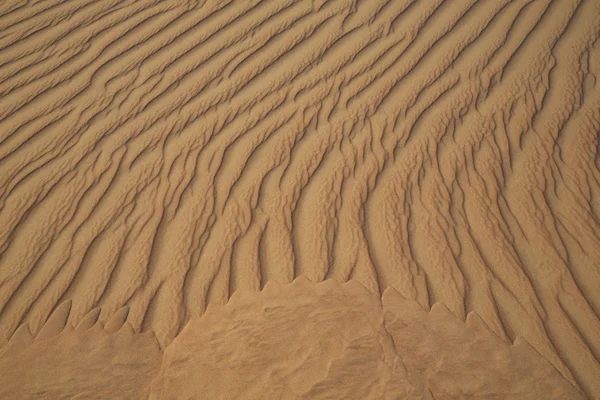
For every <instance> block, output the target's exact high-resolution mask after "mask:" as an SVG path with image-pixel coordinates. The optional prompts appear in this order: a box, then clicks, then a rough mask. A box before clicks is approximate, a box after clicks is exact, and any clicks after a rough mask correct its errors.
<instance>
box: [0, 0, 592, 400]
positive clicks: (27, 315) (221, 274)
mask: <svg viewBox="0 0 600 400" xmlns="http://www.w3.org/2000/svg"><path fill="white" fill-rule="evenodd" d="M599 32H600V2H598V1H596V0H419V1H410V0H391V1H383V0H368V1H367V0H362V1H358V0H328V1H325V0H306V1H292V0H277V1H275V0H271V1H268V0H240V1H235V0H230V1H228V0H222V1H219V0H206V1H186V2H179V1H171V0H163V1H158V0H137V1H133V0H129V1H117V0H96V1H91V0H83V1H81V0H77V1H75V0H67V1H58V0H46V1H43V0H42V1H31V0H30V1H17V0H8V1H4V2H2V3H0V348H2V347H4V346H5V345H6V344H7V343H8V341H9V339H10V338H11V336H13V334H14V333H15V332H16V331H17V329H18V327H19V326H21V325H22V324H24V323H25V324H26V326H27V327H28V329H29V330H30V331H31V333H32V334H33V335H34V336H36V335H38V334H40V332H41V330H42V328H43V326H44V324H45V322H46V320H47V319H48V317H49V316H50V315H51V314H52V312H53V311H55V309H56V308H57V307H58V306H59V305H60V304H67V303H65V302H69V303H68V304H70V310H69V312H68V313H67V314H66V318H67V321H66V322H65V323H66V324H68V325H77V324H78V323H79V322H80V321H81V320H82V319H83V318H84V317H85V316H86V315H87V314H88V313H89V312H90V311H91V310H92V309H94V308H98V307H99V308H100V310H101V311H100V314H99V317H98V318H99V321H100V322H102V323H107V321H108V319H109V318H111V317H112V316H113V315H115V313H117V312H118V311H119V310H121V309H122V308H123V307H124V306H127V307H128V310H129V311H128V313H126V320H127V323H128V324H129V325H128V326H131V327H132V329H133V331H134V332H146V331H153V332H155V334H156V338H157V340H158V343H159V344H160V345H161V346H162V348H163V349H164V348H166V349H167V350H166V351H167V352H166V353H165V354H169V351H168V349H169V348H168V347H167V346H168V345H169V344H170V343H171V342H172V341H173V340H174V339H175V338H176V337H177V335H178V334H179V333H180V332H181V330H182V329H183V327H184V326H185V324H186V323H187V322H188V321H190V320H195V319H197V318H199V317H201V316H202V315H203V313H204V311H205V309H206V307H207V305H208V304H225V303H226V302H227V300H228V298H229V297H230V295H231V294H232V293H234V292H235V291H236V290H238V289H252V290H258V289H261V288H262V287H263V286H264V285H265V283H267V282H269V281H277V282H280V283H287V282H291V281H292V280H293V279H294V278H295V277H298V276H301V275H303V276H306V277H307V278H309V279H310V280H312V281H314V282H319V281H322V280H324V279H327V278H331V279H335V280H337V281H340V282H345V281H348V280H349V279H354V280H356V281H358V282H360V283H361V284H362V285H364V286H365V287H366V288H367V289H368V290H369V291H370V292H372V293H379V294H382V293H383V292H384V290H385V289H386V288H393V289H394V290H396V291H397V292H398V293H399V294H401V295H402V297H404V298H407V299H409V300H410V301H413V302H416V303H417V304H419V305H420V306H421V307H423V308H424V309H426V310H428V309H429V308H430V307H431V306H432V305H433V304H434V303H436V302H440V303H443V304H444V305H445V307H447V308H448V310H449V312H450V313H451V314H453V315H455V316H456V317H457V318H458V319H459V320H462V321H464V320H465V318H466V316H467V314H468V313H469V312H471V311H474V312H476V313H477V314H478V315H479V316H480V317H481V319H482V320H483V321H484V322H485V324H486V325H487V326H489V328H490V329H491V330H492V332H493V333H494V335H496V336H497V337H498V338H500V339H499V340H501V341H503V342H504V343H505V344H506V345H508V344H510V343H513V342H514V341H515V340H516V338H517V337H518V336H519V337H521V338H523V339H524V340H525V341H526V342H528V343H529V344H530V345H531V346H532V348H533V349H535V352H537V353H539V354H540V355H541V357H542V359H545V360H547V361H548V362H549V363H550V365H552V366H553V368H555V369H556V370H557V371H558V372H559V373H560V375H561V376H562V377H564V379H566V380H567V381H568V382H570V384H571V385H573V387H576V388H577V389H578V390H579V391H581V392H582V393H584V394H586V395H588V396H590V397H600V379H598V377H599V376H600V363H599V362H598V360H599V359H600V340H599V339H598V338H600V319H599V316H600V290H598V288H599V287H600V268H599V265H600V224H599V221H600V220H599V216H600V170H599V165H600V164H599V161H600V156H599V152H600V144H599V134H600V86H599V85H600V83H598V77H599V76H600V41H599V40H598V37H599V34H600V33H599ZM384 308H385V307H384ZM411 318H412V317H411ZM414 318H416V321H420V319H419V318H421V317H418V318H417V317H414ZM292 323H293V321H289V324H292ZM415 323H416V322H415ZM417 325H418V324H417ZM292 326H293V325H292ZM257 329H258V328H257ZM290 329H291V328H290ZM403 329H411V328H403ZM414 329H417V328H416V327H415V328H414ZM418 329H422V328H418ZM426 331H427V330H425V332H426ZM460 332H462V331H459V333H456V332H454V333H452V335H458V336H457V337H458V338H459V339H460V337H461V336H460V335H466V333H460ZM132 334H133V333H132ZM448 334H450V333H448ZM192 336H193V335H192ZM459 339H457V340H459ZM73 340H74V339H73ZM82 340H83V339H82ZM444 340H445V339H444ZM460 340H467V339H460ZM460 340H459V343H461V342H460ZM441 343H442V344H441V345H440V344H436V345H433V344H431V346H433V347H431V348H432V349H435V352H441V351H442V349H441V348H440V346H441V347H442V348H443V347H444V346H445V345H443V343H445V342H444V341H443V340H442V342H441ZM467 343H468V342H467ZM428 346H429V345H428ZM464 346H467V347H468V345H466V344H464ZM459 348H461V347H460V346H459ZM107 349H108V348H107ZM427 349H429V347H427ZM461 349H462V348H461ZM109 350H110V349H109ZM109 350H107V351H109ZM0 351H2V350H1V349H0ZM110 351H112V350H110ZM381 351H382V352H385V351H384V350H381ZM386 351H387V350H386ZM453 351H456V352H458V351H459V350H453ZM461 351H462V350H461ZM435 352H434V354H433V355H432V357H436V356H437V355H436V353H435ZM378 354H379V353H378ZM382 354H383V353H382ZM452 354H454V353H452ZM353 356H354V355H352V357H353ZM360 356H361V357H362V354H361V355H360ZM365 356H367V355H365ZM370 356H373V355H370ZM370 356H369V357H370ZM49 357H50V356H49ZM52 357H54V356H52ZM373 357H374V356H373ZM375 361H376V360H374V361H373V362H374V363H375ZM28 362H30V361H28ZM377 365H380V364H377ZM380 366H381V365H380ZM381 367H382V368H383V366H381ZM390 373H391V372H390ZM398 376H403V375H401V374H400V375H398ZM548 376H549V375H548ZM340 379H341V378H340ZM398 379H400V378H398ZM402 379H404V378H402ZM423 379H424V378H423ZM425 381H426V380H425ZM411 382H412V384H413V385H416V386H414V387H415V388H416V389H415V390H417V391H418V390H420V389H419V387H420V386H419V385H420V384H419V383H415V382H417V381H413V380H411ZM419 382H421V383H422V382H423V381H419ZM540 390H541V389H540ZM411 393H412V392H411ZM415 393H416V392H415Z"/></svg>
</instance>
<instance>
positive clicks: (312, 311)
mask: <svg viewBox="0 0 600 400" xmlns="http://www.w3.org/2000/svg"><path fill="white" fill-rule="evenodd" d="M69 307H70V304H69V303H64V304H62V305H61V306H60V307H59V308H58V309H57V310H56V311H55V312H54V313H53V315H52V317H51V318H50V319H49V321H48V322H47V323H46V324H45V326H44V328H43V329H42V332H41V333H40V334H39V335H38V336H37V337H35V338H33V337H32V336H31V334H30V333H29V332H28V331H27V330H26V329H23V328H20V329H19V331H18V332H17V333H16V334H15V336H13V338H12V339H11V340H10V341H9V344H8V346H7V347H6V348H5V350H4V351H3V352H2V354H0V370H2V371H6V372H8V373H5V374H2V375H1V376H0V395H1V396H2V398H7V399H12V398H51V399H59V398H60V399H63V398H64V399H71V398H86V399H91V398H94V399H96V398H97V399H108V398H110V399H134V398H136V399H137V398H139V399H148V398H150V399H183V398H185V399H281V398H284V399H287V398H290V399H291V398H294V399H436V398H437V399H439V398H442V399H444V398H510V399H531V398H544V399H566V398H568V399H579V398H584V396H583V394H581V393H580V392H579V391H578V390H577V389H576V388H575V386H573V385H572V384H571V383H570V382H569V381H568V380H567V379H565V378H564V377H562V376H561V375H560V373H559V372H558V371H557V370H556V368H554V367H553V366H552V365H551V364H550V363H549V362H548V361H547V360H545V359H544V358H543V357H541V356H540V355H539V354H538V353H537V352H536V351H535V350H533V349H532V348H531V347H530V346H529V345H528V344H527V342H525V341H524V340H523V339H522V338H520V337H518V338H517V339H516V341H515V343H514V345H511V344H507V343H505V342H503V341H502V340H501V339H500V338H498V337H497V336H496V335H495V334H493V333H492V332H491V331H490V330H489V328H488V327H487V326H486V325H485V323H483V321H482V320H481V319H480V318H479V316H478V315H477V314H475V313H469V315H468V316H467V319H466V321H461V320H459V319H457V318H456V316H454V315H453V314H452V313H450V311H449V310H448V309H447V308H446V307H445V306H443V305H442V304H441V303H436V304H434V306H433V307H432V309H431V311H430V312H427V311H426V310H425V309H423V308H422V307H421V305H419V304H418V303H417V302H416V301H413V300H408V299H406V298H404V297H403V296H402V295H400V294H399V293H398V292H397V291H395V290H394V289H391V288H389V289H387V290H386V291H385V292H384V294H383V298H380V297H378V296H377V295H374V294H372V293H370V292H369V291H368V290H366V289H365V288H364V287H363V286H361V285H360V284H359V283H357V282H356V281H354V280H352V281H350V282H348V283H345V284H343V285H341V284H339V283H337V282H335V281H333V280H326V281H324V282H321V283H318V284H313V283H311V282H309V281H308V280H307V279H306V278H304V277H300V278H297V279H296V280H294V282H292V283H291V284H287V285H280V284H278V283H274V282H268V283H267V284H266V285H265V287H264V289H263V290H262V291H261V292H255V291H249V290H240V291H237V292H236V293H235V294H234V295H233V297H232V298H231V299H230V301H229V302H228V303H227V304H226V305H225V306H214V305H211V306H209V308H208V310H207V312H206V313H205V314H204V315H203V316H202V317H201V318H200V319H192V320H191V321H190V322H189V323H188V324H187V325H186V326H185V328H184V329H183V331H182V332H181V333H180V334H179V335H178V336H177V337H176V338H175V340H174V341H173V342H172V343H171V344H170V345H169V346H168V347H167V348H166V349H165V351H164V355H163V353H162V352H161V351H160V350H159V348H158V343H157V341H156V339H155V338H154V337H153V336H152V335H151V334H150V333H145V334H142V335H137V334H134V333H133V332H132V330H131V327H130V326H129V324H128V323H127V322H124V319H125V317H126V315H127V314H126V310H122V311H120V312H118V313H116V314H115V315H114V316H113V317H112V318H111V319H110V321H109V322H108V323H107V324H106V326H102V324H101V323H100V322H97V321H96V318H97V316H98V312H97V311H92V312H91V313H90V314H88V316H86V318H84V319H83V321H82V323H80V324H79V325H78V326H77V327H75V328H73V327H72V326H70V325H69V324H68V323H67V322H66V320H67V317H68V315H69ZM161 357H162V365H161V366H160V369H159V365H160V364H161V362H160V359H161ZM148 396H149V397H148Z"/></svg>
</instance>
